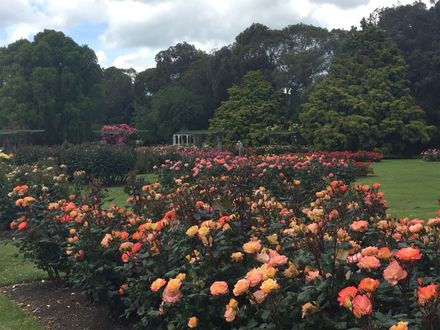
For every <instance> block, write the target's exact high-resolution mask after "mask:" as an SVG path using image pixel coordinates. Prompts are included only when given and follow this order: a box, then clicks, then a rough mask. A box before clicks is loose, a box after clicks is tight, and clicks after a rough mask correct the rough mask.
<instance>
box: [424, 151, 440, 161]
mask: <svg viewBox="0 0 440 330" xmlns="http://www.w3.org/2000/svg"><path fill="white" fill-rule="evenodd" d="M421 157H422V159H423V160H426V161H429V162H440V150H439V149H428V150H426V151H424V152H422V154H421Z"/></svg>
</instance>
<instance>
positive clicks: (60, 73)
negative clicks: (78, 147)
mask: <svg viewBox="0 0 440 330" xmlns="http://www.w3.org/2000/svg"><path fill="white" fill-rule="evenodd" d="M0 68H1V71H0V81H1V84H0V125H1V127H3V128H5V127H21V128H39V129H45V130H46V132H45V133H44V135H43V136H39V137H38V140H39V142H42V143H49V144H52V143H60V142H63V141H64V140H69V141H71V142H81V141H84V140H86V139H89V138H90V137H91V136H92V126H93V124H95V123H98V122H100V121H101V120H102V113H101V109H102V99H103V89H102V84H101V83H102V71H101V68H100V67H99V65H98V64H97V58H96V55H95V53H94V52H93V51H92V50H91V49H90V48H88V47H87V46H79V45H78V44H76V43H75V42H74V41H73V40H72V39H71V38H68V37H66V36H65V35H64V34H63V33H61V32H56V31H52V30H45V31H44V32H41V33H38V34H37V35H36V36H35V38H34V41H33V42H28V41H25V40H20V41H17V42H15V43H12V44H11V45H9V46H8V47H4V48H2V49H1V50H0Z"/></svg>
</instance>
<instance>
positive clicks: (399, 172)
mask: <svg viewBox="0 0 440 330" xmlns="http://www.w3.org/2000/svg"><path fill="white" fill-rule="evenodd" d="M372 167H373V170H374V175H371V176H369V177H367V178H361V179H359V180H358V183H366V184H372V183H375V182H378V183H380V184H381V185H382V187H381V190H382V191H383V192H384V193H385V199H386V200H387V201H388V206H389V212H390V213H392V214H394V215H396V216H398V217H404V216H406V217H410V218H422V219H429V218H432V217H434V216H435V212H436V211H437V210H438V209H440V205H439V200H440V162H426V161H423V160H420V159H399V160H383V161H382V162H380V163H373V164H372Z"/></svg>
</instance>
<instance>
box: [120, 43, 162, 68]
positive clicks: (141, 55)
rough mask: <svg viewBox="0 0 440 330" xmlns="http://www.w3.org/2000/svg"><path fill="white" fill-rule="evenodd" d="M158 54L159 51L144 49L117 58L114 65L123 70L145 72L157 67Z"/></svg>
mask: <svg viewBox="0 0 440 330" xmlns="http://www.w3.org/2000/svg"><path fill="white" fill-rule="evenodd" d="M158 52H159V50H158V49H150V48H147V47H142V48H139V49H137V50H135V51H133V52H129V53H127V54H124V55H120V56H117V57H116V58H115V59H114V60H113V63H112V65H113V66H115V67H117V68H122V69H129V68H133V69H135V70H136V71H143V70H145V69H146V68H150V67H154V66H155V65H156V62H155V61H154V57H155V55H156V54H157V53H158Z"/></svg>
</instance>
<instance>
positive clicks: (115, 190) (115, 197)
mask: <svg viewBox="0 0 440 330" xmlns="http://www.w3.org/2000/svg"><path fill="white" fill-rule="evenodd" d="M137 177H138V178H144V179H145V180H146V181H148V182H156V181H157V175H156V174H153V173H148V174H140V175H138V176H137ZM107 190H108V196H109V198H110V199H111V200H110V199H109V200H108V201H106V203H104V207H108V206H110V205H111V204H116V205H118V206H121V207H123V206H125V205H126V200H127V197H128V195H127V194H126V193H125V192H124V186H116V187H109V188H107Z"/></svg>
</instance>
